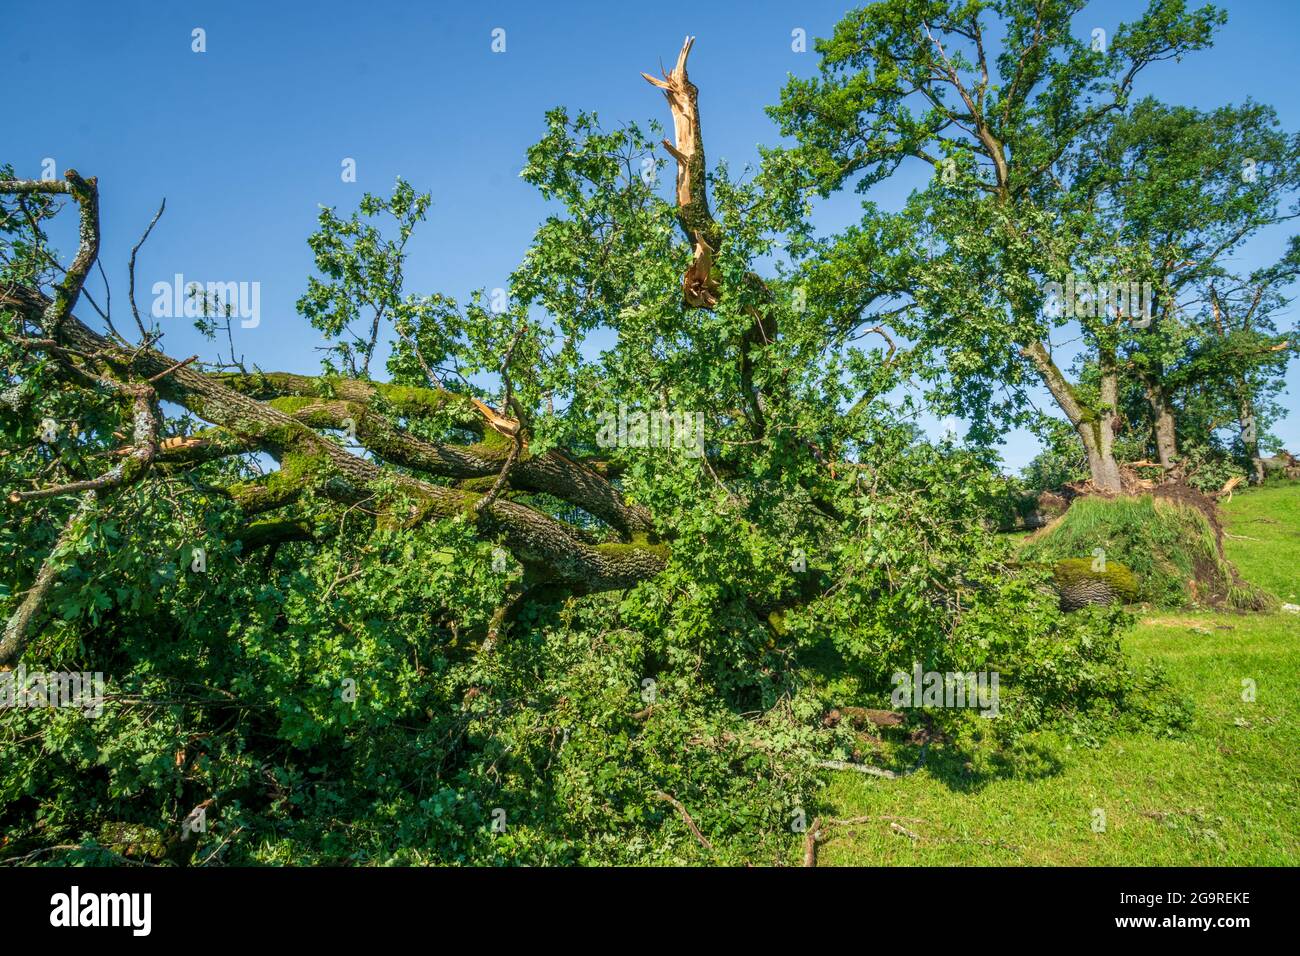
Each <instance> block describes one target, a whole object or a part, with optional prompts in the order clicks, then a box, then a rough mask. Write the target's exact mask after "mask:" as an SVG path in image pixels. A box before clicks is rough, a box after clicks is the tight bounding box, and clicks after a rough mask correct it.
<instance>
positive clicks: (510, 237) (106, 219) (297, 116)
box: [0, 0, 1300, 468]
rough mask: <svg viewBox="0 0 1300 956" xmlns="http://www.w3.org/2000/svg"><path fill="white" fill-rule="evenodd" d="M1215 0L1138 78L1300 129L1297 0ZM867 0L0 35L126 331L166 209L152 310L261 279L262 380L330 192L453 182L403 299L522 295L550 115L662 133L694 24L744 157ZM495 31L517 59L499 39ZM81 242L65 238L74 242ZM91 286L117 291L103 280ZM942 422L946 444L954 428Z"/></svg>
mask: <svg viewBox="0 0 1300 956" xmlns="http://www.w3.org/2000/svg"><path fill="white" fill-rule="evenodd" d="M1142 6H1143V4H1142V3H1140V2H1139V0H1126V2H1120V0H1098V2H1095V3H1093V4H1091V5H1090V6H1089V7H1088V8H1087V9H1086V10H1085V11H1084V12H1083V14H1081V15H1080V17H1079V19H1078V21H1077V23H1078V25H1079V32H1080V35H1081V36H1087V35H1088V34H1089V32H1090V29H1091V28H1092V27H1093V26H1100V27H1102V28H1104V29H1106V30H1107V32H1108V35H1110V34H1111V33H1113V30H1114V27H1115V26H1116V25H1117V24H1118V23H1119V22H1120V21H1122V20H1124V19H1131V18H1133V17H1134V16H1135V15H1136V14H1137V13H1138V12H1139V11H1140V9H1141V8H1142ZM1219 6H1221V7H1224V8H1225V9H1227V11H1228V14H1229V21H1228V24H1227V26H1226V27H1225V28H1224V29H1223V31H1222V32H1221V34H1220V36H1219V39H1218V42H1217V43H1216V45H1215V47H1214V48H1213V49H1212V50H1210V51H1208V52H1205V53H1201V54H1197V55H1194V56H1193V57H1190V58H1189V59H1187V60H1185V61H1184V62H1183V63H1181V64H1158V65H1157V66H1155V67H1153V68H1152V69H1151V70H1149V71H1148V72H1147V73H1145V74H1143V79H1142V82H1141V84H1140V86H1139V92H1141V93H1152V94H1154V95H1157V96H1159V97H1161V98H1162V99H1165V100H1167V101H1169V102H1174V103H1180V104H1186V105H1191V106H1197V107H1201V108H1208V107H1213V106H1216V105H1219V104H1222V103H1227V102H1238V101H1241V100H1243V99H1245V98H1246V97H1247V96H1251V97H1253V98H1255V99H1257V100H1261V101H1263V102H1267V103H1271V104H1272V105H1273V106H1275V107H1276V109H1277V110H1278V113H1279V115H1280V117H1281V120H1282V122H1283V125H1284V127H1285V128H1287V129H1289V130H1294V129H1297V128H1300V84H1298V83H1297V82H1296V79H1295V76H1296V73H1295V71H1296V65H1297V60H1300V55H1298V54H1300V49H1298V47H1300V41H1298V40H1297V37H1300V4H1298V3H1296V0H1223V2H1220V3H1219ZM847 9H849V4H846V3H845V2H843V0H840V2H835V3H826V2H821V0H804V2H799V3H794V2H763V0H746V2H743V3H741V2H728V3H702V4H699V5H682V6H674V5H670V4H651V3H636V4H630V3H618V4H615V3H609V2H605V3H600V2H591V3H563V2H551V3H546V4H528V3H518V2H503V0H480V2H479V3H476V4H469V3H465V4H456V5H453V4H444V3H428V4H425V3H419V4H417V3H398V2H391V0H371V2H368V3H352V2H341V0H317V2H313V3H281V4H269V3H266V2H250V0H222V2H215V0H208V2H187V3H183V4H181V3H161V2H154V3H146V2H132V0H119V2H115V3H111V4H106V3H103V2H85V0H71V2H64V3H62V4H60V5H59V6H58V8H57V12H55V11H54V10H52V8H49V7H44V6H42V5H39V4H22V5H12V6H11V7H10V9H8V10H7V11H6V13H5V24H6V29H5V31H4V33H3V34H2V35H0V80H2V87H3V89H4V90H5V91H6V94H7V98H8V100H9V103H10V104H11V105H10V107H9V111H8V114H7V120H6V122H5V124H4V126H3V128H0V162H11V163H13V164H14V166H15V168H16V171H17V172H18V174H19V175H27V176H32V177H36V176H39V175H40V172H41V163H42V161H43V160H45V159H46V158H47V157H48V158H51V159H53V160H54V162H55V164H56V166H57V169H58V170H59V172H60V173H61V172H62V171H63V170H64V169H66V168H69V167H73V168H76V169H77V170H78V171H80V172H81V173H82V174H83V175H87V176H89V175H95V176H98V177H99V183H100V194H101V206H102V220H103V230H104V241H103V246H102V253H101V255H102V261H103V264H104V268H105V270H106V271H107V272H108V274H109V276H110V279H111V281H112V283H113V294H114V313H115V315H117V316H119V317H120V319H125V318H126V315H127V313H126V311H125V300H126V279H125V276H126V262H127V259H128V257H129V255H130V250H131V247H132V245H134V243H135V242H136V240H137V239H138V238H139V236H140V233H141V232H142V231H143V229H144V227H145V226H146V225H147V223H148V221H149V219H150V218H151V217H152V215H153V212H154V210H155V209H156V208H157V205H158V202H159V200H160V199H161V198H163V197H166V199H167V212H166V215H165V216H164V217H163V219H162V221H161V222H160V224H159V226H158V228H157V229H156V230H155V232H154V235H153V237H152V238H151V239H150V241H149V243H148V245H146V246H145V248H144V250H143V251H142V252H141V254H140V260H139V264H138V267H137V284H138V290H137V297H138V299H139V301H140V304H141V308H142V310H147V309H148V307H149V304H150V301H151V296H149V294H148V292H149V288H150V286H151V285H152V284H153V282H154V281H157V280H170V279H171V277H172V276H173V275H174V274H175V273H178V272H179V273H182V274H184V275H185V277H186V278H187V280H188V279H198V280H201V281H209V280H215V281H226V280H237V281H239V280H242V281H256V282H259V283H260V284H261V313H262V321H261V324H260V325H259V326H258V327H257V328H253V329H238V330H237V337H236V343H235V345H236V350H237V351H238V352H242V353H244V354H245V355H246V356H247V358H248V360H249V361H250V362H254V361H255V362H256V363H258V364H259V365H261V366H262V367H263V368H267V369H286V370H292V371H303V372H313V371H316V370H317V369H318V363H319V355H318V353H317V352H316V351H315V350H314V346H316V345H318V344H320V339H319V337H318V336H317V334H316V333H315V331H314V330H313V329H311V328H310V326H308V324H307V322H306V320H304V319H303V318H302V317H301V316H299V315H297V313H296V311H295V309H294V302H295V301H296V300H297V298H298V297H299V296H300V295H301V294H302V292H303V291H304V289H305V286H306V280H307V276H308V275H309V274H310V272H311V257H310V253H309V250H308V248H307V244H306V238H307V236H308V235H309V234H310V233H311V232H312V230H313V229H314V227H315V219H316V215H317V212H318V208H319V205H321V204H324V205H331V206H337V207H339V209H340V210H341V211H348V210H350V209H351V208H353V207H354V206H355V204H356V202H357V201H358V200H359V199H360V196H361V193H362V192H363V191H370V192H376V193H385V192H386V191H388V190H389V189H391V187H392V184H393V182H394V180H395V179H396V177H397V176H399V175H400V176H402V177H404V178H405V179H407V180H408V181H410V182H411V183H412V184H413V185H414V186H415V187H416V188H417V189H419V190H421V191H429V192H431V193H432V194H433V208H432V211H431V214H430V217H429V220H428V221H427V222H426V223H425V224H424V225H423V227H422V228H421V229H420V230H419V231H418V232H417V233H416V236H415V238H414V239H413V240H412V242H411V245H410V247H409V248H410V252H411V255H410V259H409V262H408V268H407V279H408V282H407V290H408V291H411V292H418V293H425V292H435V291H439V292H444V293H447V294H450V295H453V296H456V297H464V296H466V295H467V294H468V293H469V292H470V291H471V290H473V289H476V288H480V287H486V288H492V287H496V286H500V285H504V284H505V279H506V277H507V275H508V274H509V273H510V271H511V270H512V269H513V268H514V267H515V266H516V265H517V263H518V262H519V260H520V257H521V255H522V253H523V251H524V249H525V248H526V247H527V244H528V242H529V240H530V238H531V236H532V233H533V230H534V229H535V227H536V226H537V224H538V223H539V222H540V221H541V220H542V219H543V218H544V217H545V215H546V214H547V211H548V210H547V207H546V205H545V203H543V202H542V200H541V198H540V197H539V195H538V194H537V193H536V192H535V191H534V190H533V189H532V187H530V186H528V184H526V183H524V182H523V181H522V180H520V179H519V178H518V173H519V170H520V168H521V167H522V165H523V160H524V151H525V149H526V148H527V146H528V145H529V144H531V143H532V142H533V141H534V140H535V139H537V138H538V137H539V136H540V134H541V132H542V116H543V113H544V112H545V111H546V110H547V109H549V108H551V107H554V106H558V105H563V106H566V107H568V108H570V110H571V111H577V110H579V109H589V110H595V111H596V112H598V113H599V114H600V116H601V117H602V119H603V120H605V121H606V122H609V123H617V122H620V121H623V120H636V121H645V120H648V119H652V118H653V119H658V120H660V121H666V119H667V117H666V112H667V111H666V107H665V105H664V102H663V99H662V97H661V95H660V94H659V93H658V92H656V91H655V90H653V89H651V88H650V87H649V86H648V85H647V84H646V83H645V82H644V81H643V80H642V79H641V78H640V77H639V75H638V74H639V73H640V71H642V70H646V71H648V72H655V71H656V70H657V69H658V67H659V64H660V62H661V61H663V62H665V63H670V62H671V61H672V59H673V58H675V56H676V53H677V50H678V47H679V46H680V44H681V40H682V37H683V36H684V35H686V34H687V33H691V34H694V35H696V36H697V37H698V40H697V42H696V45H695V51H694V53H693V54H692V57H691V78H692V79H693V80H694V81H695V83H696V84H697V85H698V86H699V87H700V90H701V94H700V104H701V110H702V114H703V122H704V133H705V145H706V149H707V151H708V154H709V157H710V160H716V159H718V158H726V159H727V160H728V161H729V163H730V164H731V166H732V168H733V170H734V169H738V168H739V167H740V166H742V165H743V164H744V163H745V162H748V161H752V160H755V159H756V158H757V151H756V146H757V145H758V144H759V143H764V144H771V143H775V142H777V141H778V137H777V135H776V131H775V129H774V127H773V125H772V123H771V122H770V121H769V120H768V118H767V117H766V115H765V114H764V112H763V108H764V107H765V106H767V105H769V104H771V103H773V102H775V101H776V100H777V98H778V94H779V91H780V88H781V86H782V84H783V83H784V81H785V78H786V75H787V74H788V73H793V74H796V75H811V74H812V73H814V72H815V70H816V62H817V59H816V53H815V52H812V51H811V42H810V43H809V47H810V52H808V53H804V54H799V53H795V52H793V51H792V50H791V31H792V30H794V29H796V28H802V29H804V30H806V31H807V34H808V36H809V37H810V38H811V37H816V36H826V35H828V34H829V33H830V31H831V29H832V27H833V25H834V23H835V22H836V20H837V19H838V18H839V17H840V16H842V15H843V13H844V12H845V11H846V10H847ZM195 27H201V28H203V29H204V30H205V31H206V37H207V52H206V53H202V54H197V53H194V52H192V51H191V31H192V30H193V29H194V28H195ZM497 28H500V29H503V30H505V37H506V51H505V52H504V53H493V52H492V49H491V43H492V31H493V30H494V29H497ZM14 103H24V104H30V105H29V106H28V107H25V108H23V109H22V110H19V109H17V108H15V107H14V106H13V105H12V104H14ZM346 157H351V158H353V159H355V160H356V164H357V182H356V183H345V182H343V181H342V180H341V177H340V169H341V166H340V164H341V162H342V161H343V159H344V158H346ZM926 175H929V172H928V170H921V169H912V170H905V171H904V172H903V173H902V174H901V175H899V176H897V177H895V179H894V180H892V181H891V182H889V183H887V184H884V185H882V186H881V187H879V188H878V189H877V190H875V191H874V192H873V193H872V198H873V199H875V200H876V201H878V202H880V203H881V204H882V205H884V206H885V207H887V208H893V207H896V206H897V205H899V204H900V203H901V202H902V200H903V198H904V196H905V195H906V192H907V190H908V189H909V188H911V187H912V186H913V185H915V184H916V183H917V182H919V181H920V178H921V177H922V176H926ZM855 203H856V199H854V198H852V197H846V198H844V199H841V200H838V201H836V202H832V203H831V204H829V205H827V206H824V207H822V208H820V209H819V210H818V213H817V215H818V219H817V222H818V224H819V226H821V227H822V228H827V229H829V228H834V227H835V226H837V225H841V224H843V223H845V222H847V221H849V220H850V219H852V218H853V217H854V211H855V205H854V204H855ZM67 218H68V219H69V220H71V219H72V217H71V216H68V217H67ZM67 225H68V226H71V225H72V223H71V222H69V223H67ZM70 235H71V233H70V232H69V233H64V232H58V233H56V238H58V239H59V240H60V241H61V244H62V245H63V247H64V248H65V249H68V248H71V245H70V243H69V242H68V237H69V236H70ZM1284 239H1285V233H1283V232H1281V231H1278V232H1277V233H1274V234H1270V235H1267V236H1264V237H1262V238H1261V239H1260V240H1259V241H1257V242H1255V243H1253V244H1252V246H1251V247H1250V249H1249V251H1248V258H1247V259H1246V260H1245V261H1244V263H1243V264H1244V265H1249V264H1251V262H1252V261H1254V260H1256V259H1257V260H1258V261H1260V262H1262V261H1264V259H1265V258H1266V257H1270V256H1276V254H1277V253H1278V252H1279V251H1280V249H1281V247H1282V244H1283V242H1284ZM90 288H91V290H92V293H96V294H97V297H98V298H101V299H102V296H98V293H99V292H100V286H99V283H98V280H96V281H95V282H92V283H91V285H90ZM1293 308H1294V307H1293ZM79 311H80V312H81V313H82V314H83V316H84V315H87V314H89V309H88V308H87V307H85V306H83V307H82V308H81V309H80V310H79ZM128 324H129V323H128ZM119 327H120V325H119ZM165 328H166V330H167V336H166V339H165V340H164V347H165V348H166V349H167V350H168V351H169V352H170V353H171V354H173V355H177V356H184V355H189V354H192V353H194V352H199V353H200V354H202V355H203V356H204V357H205V358H209V357H212V355H213V351H214V350H213V346H212V345H211V344H210V343H207V342H206V341H205V340H203V339H202V338H200V337H199V336H198V334H197V333H196V332H194V330H193V329H192V327H191V326H190V323H189V321H188V320H185V319H173V320H168V321H167V323H166V324H165ZM1297 394H1300V369H1297V368H1296V365H1295V364H1294V363H1293V366H1292V372H1291V376H1290V379H1289V388H1288V394H1287V395H1286V396H1285V397H1284V399H1283V401H1284V403H1285V404H1286V405H1287V407H1288V408H1289V409H1291V410H1292V414H1291V415H1290V418H1289V420H1288V421H1287V422H1286V423H1285V424H1284V425H1282V426H1281V428H1280V429H1279V432H1280V434H1281V436H1282V438H1283V440H1284V443H1285V444H1286V445H1287V446H1288V447H1290V448H1291V449H1292V450H1296V451H1300V415H1297V414H1295V411H1296V409H1297V407H1298V405H1297V398H1296V396H1297ZM927 424H928V425H930V426H932V427H933V430H934V431H935V433H936V434H937V431H938V427H937V423H933V422H929V423H927ZM1035 450H1036V443H1035V442H1034V440H1033V439H1032V438H1031V437H1030V436H1027V435H1022V434H1013V435H1011V436H1009V438H1008V442H1007V445H1006V448H1005V450H1004V454H1005V458H1006V461H1007V464H1008V465H1009V466H1011V467H1014V468H1018V467H1019V466H1021V465H1023V464H1024V463H1025V462H1026V461H1028V460H1029V458H1031V457H1032V456H1033V454H1034V452H1035Z"/></svg>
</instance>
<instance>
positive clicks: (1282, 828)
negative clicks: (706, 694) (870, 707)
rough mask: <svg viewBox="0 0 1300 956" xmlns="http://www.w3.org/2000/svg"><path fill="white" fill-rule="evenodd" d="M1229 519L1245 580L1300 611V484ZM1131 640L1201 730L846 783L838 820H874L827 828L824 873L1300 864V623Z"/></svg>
mask: <svg viewBox="0 0 1300 956" xmlns="http://www.w3.org/2000/svg"><path fill="white" fill-rule="evenodd" d="M1224 512H1225V515H1226V517H1227V532H1228V534H1229V535H1230V537H1229V538H1228V539H1227V551H1228V555H1229V557H1230V558H1231V559H1232V560H1233V561H1234V562H1235V563H1236V565H1237V567H1238V569H1239V570H1240V571H1241V573H1242V575H1243V576H1244V577H1246V578H1247V579H1248V580H1250V581H1253V582H1254V583H1256V584H1259V585H1261V586H1263V587H1265V588H1267V589H1269V590H1270V591H1272V592H1273V593H1274V594H1276V595H1278V597H1279V598H1280V599H1281V600H1282V601H1284V602H1290V603H1300V601H1298V600H1297V594H1300V485H1297V484H1290V485H1281V486H1273V487H1268V488H1264V489H1259V490H1254V491H1247V492H1245V493H1243V494H1239V495H1237V496H1236V497H1235V498H1234V499H1233V500H1232V501H1231V502H1229V503H1228V504H1227V505H1226V506H1225V509H1224ZM1126 643H1127V646H1128V649H1129V651H1130V653H1132V654H1133V655H1134V656H1135V657H1139V658H1149V659H1154V660H1157V661H1159V662H1160V663H1161V664H1163V666H1164V667H1165V668H1166V670H1167V672H1168V673H1169V675H1170V677H1171V678H1172V679H1173V680H1174V681H1175V682H1176V683H1177V684H1178V685H1179V687H1180V688H1181V689H1182V690H1183V691H1184V692H1185V693H1186V694H1187V695H1188V696H1189V698H1190V699H1191V701H1192V702H1193V705H1194V708H1195V723H1194V725H1193V727H1192V729H1191V730H1190V731H1189V732H1188V733H1186V734H1185V735H1183V736H1182V737H1181V738H1179V739H1175V740H1157V739H1154V738H1151V737H1144V736H1140V735H1126V736H1119V737H1115V738H1112V739H1111V740H1109V741H1107V742H1106V743H1105V744H1104V745H1103V746H1102V747H1100V748H1099V749H1096V750H1089V749H1086V748H1080V747H1078V746H1074V747H1070V746H1068V745H1067V744H1065V743H1064V742H1062V743H1061V744H1060V745H1059V747H1058V748H1057V753H1056V757H1057V759H1058V760H1059V761H1060V764H1061V766H1060V768H1059V771H1058V772H1056V773H1053V774H1051V775H1050V776H1046V777H1040V778H1038V779H1006V778H1002V779H992V780H989V781H987V782H985V783H983V784H981V785H979V786H978V787H976V788H973V789H972V788H970V785H969V784H967V783H965V782H963V781H961V780H960V778H958V777H956V776H948V775H945V774H944V772H943V771H942V770H939V769H937V768H936V769H929V768H927V769H923V770H921V771H920V772H919V773H916V774H915V775H913V776H910V777H906V778H902V779H898V780H881V779H876V778H871V777H863V776H862V775H860V774H857V773H837V774H834V775H833V779H832V781H831V785H830V789H829V793H828V799H829V802H830V803H831V804H832V806H833V807H834V811H833V813H834V816H835V817H836V818H838V819H844V818H854V817H869V818H870V819H868V820H865V821H862V822H855V823H849V824H837V825H833V826H831V827H830V828H828V830H827V831H826V833H825V838H824V839H823V841H822V842H821V843H820V847H819V851H818V863H819V864H820V865H836V864H838V865H852V864H858V865H891V866H898V865H910V864H924V865H945V864H968V865H1014V864H1027V865H1057V864H1062V865H1102V866H1107V865H1111V866H1120V865H1148V866H1172V865H1205V864H1219V865H1246V864H1253V865H1283V866H1288V865H1289V866H1295V865H1300V614H1291V613H1286V612H1279V613H1277V614H1264V615H1261V614H1253V615H1242V614H1211V613H1186V612H1184V613H1175V614H1155V615H1151V616H1148V617H1145V618H1143V619H1142V621H1141V622H1140V624H1139V625H1138V627H1136V628H1135V629H1134V631H1133V632H1132V633H1131V634H1130V635H1128V637H1127V638H1126ZM1247 679H1249V680H1251V681H1253V682H1254V687H1255V700H1254V702H1247V701H1245V700H1243V681H1245V680H1247ZM1099 810H1100V811H1101V812H1102V813H1104V823H1105V825H1104V829H1102V830H1101V831H1100V832H1098V830H1097V829H1096V828H1095V827H1094V821H1095V820H1100V819H1101V817H1100V816H1099V815H1098V814H1097V811H1099Z"/></svg>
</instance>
